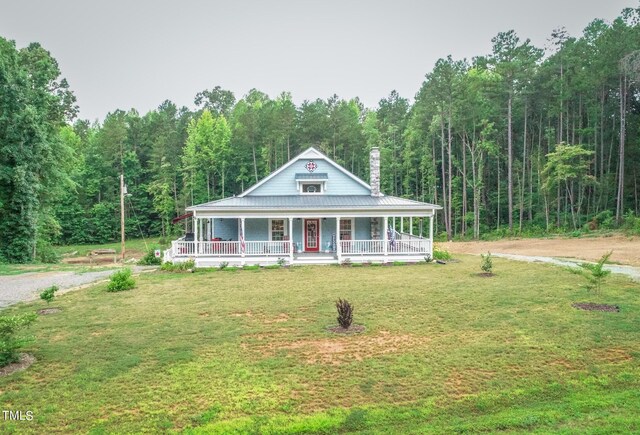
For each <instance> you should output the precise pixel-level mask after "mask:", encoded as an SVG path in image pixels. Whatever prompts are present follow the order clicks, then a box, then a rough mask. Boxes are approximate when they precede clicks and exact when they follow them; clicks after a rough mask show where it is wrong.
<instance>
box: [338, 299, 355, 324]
mask: <svg viewBox="0 0 640 435" xmlns="http://www.w3.org/2000/svg"><path fill="white" fill-rule="evenodd" d="M336 308H337V309H338V323H339V324H340V326H342V327H343V328H344V329H349V327H350V326H351V322H353V307H352V306H351V304H350V303H349V302H347V301H346V300H343V299H338V300H337V301H336Z"/></svg>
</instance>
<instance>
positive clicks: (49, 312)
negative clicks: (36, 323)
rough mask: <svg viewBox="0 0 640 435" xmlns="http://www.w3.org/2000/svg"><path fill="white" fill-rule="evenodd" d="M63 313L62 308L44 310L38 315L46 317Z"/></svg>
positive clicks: (39, 311)
mask: <svg viewBox="0 0 640 435" xmlns="http://www.w3.org/2000/svg"><path fill="white" fill-rule="evenodd" d="M61 311H62V309H61V308H43V309H41V310H38V314H40V315H41V316H46V315H48V314H56V313H59V312H61Z"/></svg>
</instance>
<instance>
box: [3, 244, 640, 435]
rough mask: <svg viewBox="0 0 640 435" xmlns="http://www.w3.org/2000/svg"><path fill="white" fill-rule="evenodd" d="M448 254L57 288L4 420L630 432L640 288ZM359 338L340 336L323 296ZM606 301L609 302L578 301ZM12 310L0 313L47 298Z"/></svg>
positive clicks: (634, 415)
mask: <svg viewBox="0 0 640 435" xmlns="http://www.w3.org/2000/svg"><path fill="white" fill-rule="evenodd" d="M478 266H479V259H478V258H477V257H467V256H463V257H461V261H460V262H458V263H450V264H447V265H436V264H428V265H427V264H420V265H414V266H393V267H358V268H356V267H350V268H349V267H339V266H326V267H322V266H319V267H300V268H291V269H277V270H254V271H215V272H199V273H195V274H169V273H153V274H145V275H143V276H140V277H138V278H137V281H138V286H137V288H135V289H134V290H131V291H126V292H122V293H107V292H105V287H106V284H101V285H96V286H94V287H92V288H90V289H88V290H81V291H77V292H72V293H69V294H66V295H63V296H60V297H59V298H57V299H56V300H55V301H54V302H53V303H52V306H54V307H60V308H62V309H63V311H62V312H60V313H57V314H53V315H47V316H41V317H40V318H39V320H38V321H37V323H36V324H35V326H34V327H32V328H31V331H32V332H33V333H34V334H35V336H36V338H37V341H36V343H35V344H33V345H32V346H31V347H30V348H29V349H27V351H28V352H30V353H32V354H33V355H35V357H36V358H37V362H36V363H35V364H34V365H33V366H31V367H30V368H29V369H27V370H25V371H23V372H20V373H16V374H13V375H11V376H8V377H4V378H0V408H1V409H2V410H14V411H18V410H20V411H23V412H24V411H32V412H33V415H34V419H33V421H22V422H18V421H13V422H7V421H4V422H1V423H0V424H2V430H3V431H8V432H11V431H14V432H16V433H18V432H19V433H24V432H29V431H31V432H34V433H36V432H38V433H43V432H71V431H82V432H87V431H91V432H93V433H102V432H119V433H122V432H139V431H172V430H176V431H182V430H186V431H192V432H195V433H198V432H203V433H210V432H216V431H217V432H221V433H226V432H232V431H236V432H238V433H245V432H256V433H268V432H274V433H282V432H285V433H286V432H320V433H335V432H350V431H365V432H380V433H389V432H392V433H411V432H415V433H425V432H445V431H447V432H448V431H470V430H476V431H502V430H506V431H516V432H518V431H532V430H539V431H544V432H547V431H567V432H633V431H640V422H639V419H638V415H640V393H639V391H640V365H639V364H638V361H639V358H640V328H639V325H640V300H639V299H638V290H639V289H640V286H639V285H638V284H637V283H633V282H631V281H629V280H628V279H626V278H622V277H617V276H612V277H610V278H609V280H608V281H607V283H606V284H605V286H604V289H603V292H602V294H601V295H594V294H593V293H590V292H589V291H587V290H584V289H581V288H580V285H581V284H582V282H581V281H580V280H579V278H578V277H577V276H576V275H574V274H571V273H569V272H566V271H564V270H562V269H560V268H557V267H553V266H545V265H538V264H527V263H517V262H509V261H506V260H501V259H495V260H494V270H495V271H496V273H497V275H496V276H494V277H491V278H486V277H480V276H477V275H476V273H478V272H480V270H479V267H478ZM339 297H342V298H347V299H348V300H349V301H350V302H352V303H353V304H354V305H355V314H354V323H355V324H362V325H364V326H365V327H366V331H365V332H364V333H362V334H357V335H348V336H345V335H335V334H332V333H330V332H327V330H326V328H327V327H328V326H332V325H335V324H336V321H335V317H336V313H335V308H334V301H335V300H336V299H337V298H339ZM591 301H592V302H599V303H610V304H617V305H619V306H620V310H621V311H620V312H619V313H610V312H598V311H581V310H577V309H574V308H572V307H571V304H572V303H574V302H591ZM43 307H44V304H43V303H33V304H30V305H25V304H23V305H20V306H17V307H14V308H12V309H8V310H5V314H14V313H22V312H27V311H33V310H35V309H38V308H43Z"/></svg>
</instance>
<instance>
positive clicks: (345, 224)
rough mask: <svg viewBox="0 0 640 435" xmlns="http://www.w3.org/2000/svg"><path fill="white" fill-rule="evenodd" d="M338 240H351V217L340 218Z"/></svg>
mask: <svg viewBox="0 0 640 435" xmlns="http://www.w3.org/2000/svg"><path fill="white" fill-rule="evenodd" d="M340 240H353V219H340Z"/></svg>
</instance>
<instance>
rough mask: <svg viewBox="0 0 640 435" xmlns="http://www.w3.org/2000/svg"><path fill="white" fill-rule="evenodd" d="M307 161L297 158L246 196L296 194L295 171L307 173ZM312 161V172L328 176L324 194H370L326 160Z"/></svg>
mask: <svg viewBox="0 0 640 435" xmlns="http://www.w3.org/2000/svg"><path fill="white" fill-rule="evenodd" d="M308 161H309V160H308V159H298V160H297V161H296V162H295V163H294V164H293V165H291V166H289V167H288V168H286V169H285V170H284V171H282V172H281V173H279V174H278V175H276V176H275V177H273V178H272V179H271V180H269V181H267V182H266V183H265V184H263V185H262V186H259V187H258V188H256V189H255V190H254V191H253V192H251V193H249V194H248V195H247V196H264V195H298V194H299V192H298V185H297V183H296V180H295V177H296V173H308V172H307V170H306V169H305V167H304V166H305V164H306V163H307V162H308ZM314 162H315V163H316V164H317V165H318V168H317V169H316V170H315V171H314V172H317V173H326V174H327V176H328V179H327V180H326V184H325V186H326V191H325V193H324V194H325V195H371V191H370V190H369V189H367V188H366V187H364V186H363V185H362V184H360V183H358V182H357V181H355V180H354V179H353V178H351V177H349V176H348V175H346V174H345V173H344V172H342V171H341V170H340V169H338V168H337V167H336V166H334V165H333V164H331V163H329V162H328V161H326V160H324V159H314Z"/></svg>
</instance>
